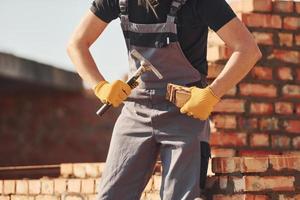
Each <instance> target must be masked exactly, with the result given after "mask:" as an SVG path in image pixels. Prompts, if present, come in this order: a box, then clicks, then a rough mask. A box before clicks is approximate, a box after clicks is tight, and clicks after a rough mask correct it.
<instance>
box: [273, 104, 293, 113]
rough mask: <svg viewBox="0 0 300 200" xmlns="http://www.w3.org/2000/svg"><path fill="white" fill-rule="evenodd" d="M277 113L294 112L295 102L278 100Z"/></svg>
mask: <svg viewBox="0 0 300 200" xmlns="http://www.w3.org/2000/svg"><path fill="white" fill-rule="evenodd" d="M275 113H277V114H283V115H289V114H292V113H293V104H292V103H289V102H276V103H275Z"/></svg>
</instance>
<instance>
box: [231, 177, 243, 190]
mask: <svg viewBox="0 0 300 200" xmlns="http://www.w3.org/2000/svg"><path fill="white" fill-rule="evenodd" d="M230 179H231V181H232V182H233V191H234V192H243V191H244V190H245V180H244V179H243V177H236V176H231V177H230Z"/></svg>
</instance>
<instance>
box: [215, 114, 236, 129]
mask: <svg viewBox="0 0 300 200" xmlns="http://www.w3.org/2000/svg"><path fill="white" fill-rule="evenodd" d="M212 121H213V123H214V124H215V127H216V128H225V129H234V128H236V117H235V116H234V115H215V116H214V117H213V119H212Z"/></svg>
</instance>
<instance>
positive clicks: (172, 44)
mask: <svg viewBox="0 0 300 200" xmlns="http://www.w3.org/2000/svg"><path fill="white" fill-rule="evenodd" d="M184 3H185V1H180V0H177V1H175V0H174V1H173V2H172V5H171V9H170V13H169V15H168V19H167V22H166V23H159V24H136V23H132V22H130V21H129V19H128V6H127V0H120V9H121V15H120V18H121V26H122V29H123V33H124V36H125V40H126V44H127V48H128V50H129V51H130V50H132V49H136V50H137V51H138V52H140V53H141V54H142V55H143V56H144V57H145V58H146V59H148V60H149V61H150V62H151V63H152V64H153V65H154V66H155V67H156V69H158V71H159V72H160V73H161V74H162V75H163V77H164V78H163V79H162V80H159V79H158V78H157V77H156V76H155V75H154V74H152V72H149V73H144V74H143V75H142V77H141V82H140V84H139V86H138V87H137V88H136V89H134V90H132V94H131V95H130V96H129V97H128V99H126V101H125V102H124V104H125V105H124V107H123V109H122V112H121V114H120V116H119V118H118V119H117V121H116V124H115V127H114V130H113V134H112V139H111V143H110V148H109V152H108V156H107V160H106V167H105V170H104V172H103V174H102V177H101V180H100V184H99V188H98V196H97V200H103V199H109V200H136V199H139V198H140V195H141V193H142V191H143V189H144V187H145V186H146V184H147V182H148V180H149V178H150V177H151V174H152V171H153V167H154V164H155V162H156V159H157V156H158V154H160V158H161V161H162V167H163V172H162V184H161V190H160V196H161V199H164V200H181V199H187V200H193V199H195V198H196V197H198V196H199V177H200V165H201V163H200V160H201V156H200V154H201V148H200V141H206V142H208V140H209V133H210V129H209V122H208V120H206V121H200V120H197V119H194V118H192V117H189V116H187V115H184V114H181V113H180V111H179V109H178V108H177V107H176V106H174V105H173V104H172V103H170V102H168V101H167V100H165V94H166V85H167V83H175V84H179V85H188V86H191V85H196V86H198V87H204V86H206V79H205V76H204V75H202V74H200V73H199V72H198V71H197V70H196V69H195V68H194V67H193V66H192V65H191V64H190V63H189V61H188V60H187V58H186V57H185V55H184V54H183V52H182V50H181V47H180V44H179V43H178V38H177V30H176V24H175V23H174V20H175V17H176V13H177V11H178V10H179V9H180V8H181V6H182V5H183V4H184ZM129 64H130V70H129V77H130V76H131V75H132V74H133V73H134V72H135V71H136V70H137V68H138V67H139V66H140V61H138V60H135V59H134V58H132V57H131V56H130V54H129Z"/></svg>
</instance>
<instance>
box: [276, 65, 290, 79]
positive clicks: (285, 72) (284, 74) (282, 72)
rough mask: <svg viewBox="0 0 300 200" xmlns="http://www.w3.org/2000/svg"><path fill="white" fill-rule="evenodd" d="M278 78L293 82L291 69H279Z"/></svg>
mask: <svg viewBox="0 0 300 200" xmlns="http://www.w3.org/2000/svg"><path fill="white" fill-rule="evenodd" d="M277 76H278V78H279V79H281V80H293V74H292V69H291V68H290V67H279V68H278V69H277Z"/></svg>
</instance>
